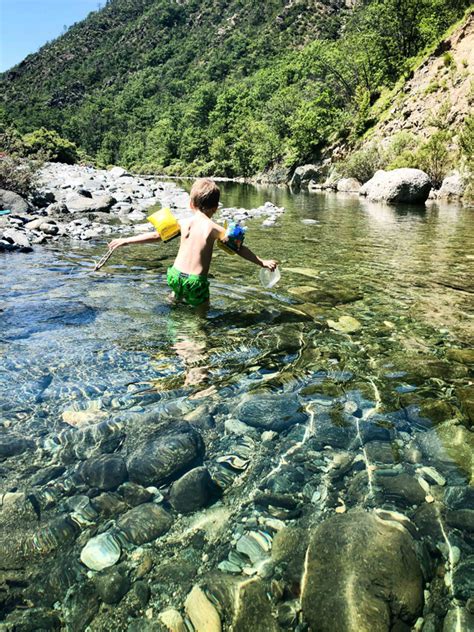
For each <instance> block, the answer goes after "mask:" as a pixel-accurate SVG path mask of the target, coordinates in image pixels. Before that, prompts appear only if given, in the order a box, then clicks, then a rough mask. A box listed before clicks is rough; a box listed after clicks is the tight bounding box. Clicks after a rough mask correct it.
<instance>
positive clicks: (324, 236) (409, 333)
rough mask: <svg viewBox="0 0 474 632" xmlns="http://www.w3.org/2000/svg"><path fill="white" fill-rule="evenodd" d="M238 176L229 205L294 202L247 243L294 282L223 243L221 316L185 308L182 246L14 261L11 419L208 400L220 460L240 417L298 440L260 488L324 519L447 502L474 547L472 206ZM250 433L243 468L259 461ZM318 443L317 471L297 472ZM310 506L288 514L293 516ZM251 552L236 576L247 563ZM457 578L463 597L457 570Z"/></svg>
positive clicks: (30, 428)
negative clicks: (176, 278) (283, 185)
mask: <svg viewBox="0 0 474 632" xmlns="http://www.w3.org/2000/svg"><path fill="white" fill-rule="evenodd" d="M222 188H223V196H222V197H223V201H224V204H225V205H226V206H236V207H246V208H252V207H256V206H259V205H261V204H263V203H264V202H265V201H267V200H271V201H272V202H274V203H275V204H276V205H278V206H285V207H286V209H287V211H286V213H285V214H284V215H283V216H281V217H280V218H279V219H278V222H277V224H276V225H275V226H273V227H262V226H261V220H260V221H257V220H253V221H250V222H249V227H250V228H249V231H248V238H247V240H248V244H249V246H250V247H251V248H252V249H254V250H255V251H256V252H257V253H258V254H260V255H261V256H263V257H275V258H277V259H278V260H279V261H280V268H281V271H282V279H281V281H280V283H279V285H278V286H276V287H274V288H273V289H272V290H270V291H267V290H264V289H263V288H262V287H261V286H260V285H259V283H258V270H257V268H255V267H252V266H251V265H250V264H248V263H246V262H244V261H242V260H239V259H238V258H237V257H229V256H226V255H225V254H223V253H222V252H220V251H219V252H217V253H216V255H215V258H214V262H213V269H212V273H213V278H212V280H211V308H210V309H209V311H208V313H207V314H205V315H199V314H196V312H195V311H193V310H192V309H191V308H188V307H185V306H180V307H176V306H173V305H170V304H168V302H167V301H166V296H167V287H166V279H165V271H166V267H167V266H168V265H169V264H170V263H171V262H172V260H173V257H174V255H175V251H176V245H175V244H174V243H171V244H162V245H159V246H155V245H153V246H146V247H141V248H140V247H136V248H132V247H130V248H129V249H127V250H125V249H124V250H122V251H119V252H118V253H117V254H116V255H115V256H114V258H112V259H111V260H110V261H109V263H108V264H107V265H106V266H105V267H104V268H103V270H101V271H100V272H99V273H93V272H92V268H93V262H94V260H96V259H97V258H98V257H99V256H100V254H101V253H102V251H103V248H104V246H105V245H104V244H101V245H92V244H83V243H78V242H72V243H71V244H67V245H66V244H62V245H58V246H51V247H48V248H44V249H37V250H36V251H35V252H34V253H32V254H29V255H24V254H15V255H8V256H5V255H0V256H1V257H2V266H3V275H2V277H3V279H4V281H5V283H4V284H3V285H2V288H1V290H0V322H1V325H2V329H1V332H2V333H1V339H0V353H1V365H0V410H1V414H2V417H1V425H2V429H3V430H4V431H5V432H6V431H8V432H14V433H16V434H18V435H21V436H25V437H29V438H31V439H33V440H34V441H36V442H37V443H38V445H44V443H45V441H46V439H47V438H48V437H54V436H56V435H57V434H58V433H59V432H60V431H62V430H64V429H65V428H68V427H69V426H68V423H69V422H68V419H70V413H71V411H73V412H74V411H81V412H87V416H86V417H85V419H86V420H87V423H94V422H98V421H100V420H101V419H103V418H104V415H105V416H110V415H111V416H112V417H117V418H119V417H120V415H124V414H129V413H141V412H147V411H149V410H154V409H156V407H159V406H164V408H162V410H167V409H166V406H168V405H173V404H175V405H176V406H177V409H176V410H181V411H183V413H184V412H185V413H186V414H188V413H189V411H190V410H193V407H195V406H196V405H201V404H203V403H204V404H206V405H207V406H208V407H210V409H212V410H214V411H215V413H214V418H215V419H216V420H217V424H218V425H217V430H218V435H217V437H215V438H214V441H215V442H217V443H214V444H213V445H214V448H211V450H210V456H209V458H211V457H212V449H216V450H217V449H218V448H216V447H215V446H216V445H220V447H219V450H222V449H223V447H222V445H223V444H222V445H221V444H219V441H226V440H227V439H225V437H224V421H223V420H224V419H225V420H226V424H227V425H226V426H225V429H226V431H228V430H229V427H230V426H229V424H231V423H234V424H237V423H238V421H237V420H239V421H240V422H242V421H243V422H245V423H246V424H248V425H250V427H252V428H254V427H256V428H257V429H258V432H261V431H262V430H265V431H266V432H270V433H271V432H273V433H274V434H275V435H277V433H278V438H277V439H273V440H274V441H276V442H275V444H274V445H275V448H274V449H273V450H272V453H271V454H270V455H267V456H266V457H265V459H264V461H262V462H261V463H260V465H259V468H260V471H259V473H258V474H257V473H255V474H254V473H251V474H250V475H249V478H248V482H247V483H246V485H248V487H247V488H245V489H246V490H247V491H244V492H242V493H244V494H245V495H250V494H251V493H253V492H254V491H255V489H257V488H258V485H260V487H261V488H262V489H267V490H270V491H271V492H272V493H278V494H293V495H295V494H296V496H298V497H301V494H303V498H306V497H307V499H309V500H307V502H308V503H310V506H311V503H313V505H314V504H315V503H316V504H317V506H318V507H319V509H318V511H320V512H321V515H324V512H326V511H333V512H334V511H336V512H338V513H343V512H344V511H345V510H346V508H351V507H363V508H366V509H367V508H372V507H377V508H378V507H385V508H387V507H388V508H391V509H395V510H399V511H405V513H407V512H408V513H409V515H410V518H411V519H413V520H415V522H416V524H417V526H418V527H419V528H420V529H422V528H423V525H426V520H427V518H426V516H425V515H424V517H423V518H420V519H419V521H418V522H417V520H418V514H419V512H420V510H418V513H417V512H416V511H415V510H414V509H413V507H415V509H416V507H417V506H420V505H421V506H422V507H423V506H424V503H427V504H432V503H433V502H435V505H436V507H437V511H438V512H439V511H441V513H442V514H443V516H445V517H446V516H447V519H448V523H449V520H451V523H450V526H446V524H445V523H443V527H442V529H443V534H442V535H441V536H440V537H442V538H444V539H445V540H446V542H447V544H446V546H447V547H448V548H449V547H451V544H452V541H455V544H456V547H457V549H458V550H460V551H461V555H462V556H468V557H469V555H470V554H471V546H472V525H471V526H469V525H468V524H467V518H466V521H465V522H463V523H462V522H461V519H460V518H459V516H458V514H456V511H459V510H460V509H463V510H464V509H466V510H467V509H468V506H467V504H466V502H467V501H465V500H462V499H463V498H464V496H462V494H461V495H460V496H459V498H461V500H458V501H457V502H458V505H456V504H455V503H454V501H453V502H451V501H450V502H451V504H449V503H448V502H447V501H446V494H448V492H449V493H451V494H453V493H454V492H453V491H452V490H457V489H467V487H468V485H469V484H470V483H471V481H472V448H473V442H472V433H471V432H470V430H469V428H470V426H471V424H472V415H473V399H474V395H473V387H472V381H470V380H472V374H471V373H470V372H469V371H470V368H472V362H473V356H472V351H469V349H468V347H469V344H470V335H471V333H472V331H471V329H470V326H471V323H472V294H473V291H474V287H473V274H472V262H473V257H472V252H473V248H472V246H473V239H472V238H473V233H474V231H473V228H474V219H473V215H472V211H469V210H467V209H462V208H458V207H451V206H449V207H437V206H435V205H433V206H428V207H427V208H426V209H419V208H411V207H407V206H405V207H389V206H384V205H379V204H374V203H369V202H367V201H360V200H359V199H358V198H357V197H351V196H349V195H348V196H337V197H336V196H334V195H326V194H309V193H308V194H304V193H301V194H299V195H297V196H291V195H290V194H289V193H288V192H287V191H286V189H279V188H263V187H261V188H255V187H251V186H247V185H235V184H225V185H223V186H222ZM303 220H315V222H312V223H308V222H304V221H303ZM344 317H345V319H344ZM347 317H350V318H349V319H348V318H347ZM341 319H342V320H341ZM328 320H329V321H331V323H330V324H329V325H328ZM348 323H349V324H348ZM282 398H283V399H282ZM285 411H290V413H291V414H290V413H288V420H289V421H288V423H287V422H286V421H285V420H286V419H287V417H286V416H285ZM301 411H304V413H303V412H301ZM68 415H69V416H68ZM234 417H235V420H234ZM292 418H293V421H291V419H292ZM219 420H221V421H219ZM295 420H297V421H298V423H297V424H296V425H292V424H294V423H295ZM219 424H221V425H219ZM235 428H237V429H238V428H239V426H238V425H237V426H235ZM236 432H237V430H236ZM254 438H258V439H259V440H260V439H261V437H260V435H255V437H254ZM249 445H250V444H245V446H244V445H243V444H242V445H240V448H239V449H240V450H241V454H240V456H238V457H237V456H235V454H234V456H232V459H233V461H231V462H232V463H233V464H234V467H236V466H235V463H240V464H241V463H244V462H245V463H247V465H242V464H241V465H240V466H239V467H242V469H245V468H247V467H248V463H249V462H250V460H249V457H248V452H249V450H250V447H249ZM252 445H253V444H252ZM234 449H235V446H234ZM255 449H256V448H255ZM252 450H254V448H252ZM308 450H309V451H312V454H313V457H312V459H313V460H312V465H311V468H310V470H309V472H310V473H309V474H308V471H307V470H305V469H304V467H303V465H301V466H298V468H296V469H295V463H298V462H301V463H303V461H304V459H303V458H302V457H301V458H300V457H299V456H298V455H299V454H306V452H305V451H308ZM250 451H251V450H250ZM243 455H244V456H243ZM337 455H339V456H337ZM343 455H352V457H351V458H353V459H354V457H355V460H354V463H358V465H357V467H356V466H354V465H352V466H351V469H349V466H348V469H347V470H343V469H338V472H339V473H340V475H338V476H340V477H339V478H337V477H335V476H333V474H332V471H333V470H332V469H331V468H335V467H336V465H334V463H336V461H337V463H342V462H343V460H344V458H345V459H346V460H347V462H348V463H349V462H352V461H351V460H350V459H349V457H348V456H344V457H343ZM336 457H337V458H336ZM212 458H213V457H212ZM225 458H230V457H225ZM236 459H237V460H236ZM239 459H240V460H239ZM242 459H244V460H242ZM331 459H332V460H331ZM337 459H339V460H337ZM344 462H345V461H344ZM219 463H220V462H219ZM221 465H222V464H221ZM221 465H220V466H219V467H220V469H219V468H217V469H216V470H215V471H214V474H213V475H214V476H215V477H216V480H219V481H220V483H221V484H222V485H224V486H226V485H227V486H228V485H230V484H231V483H232V481H233V480H234V479H232V478H230V479H229V476H230V474H229V472H230V471H231V470H232V467H231V468H230V469H229V468H227V470H226V468H225V467H221ZM216 467H217V466H216ZM340 467H342V466H340V465H337V468H340ZM318 468H319V469H318ZM420 468H421V470H420ZM423 468H424V469H423ZM248 471H249V472H251V468H249V470H248ZM216 472H217V473H216ZM341 472H342V473H341ZM344 472H348V473H347V474H344ZM2 474H4V477H5V481H6V483H5V484H6V488H8V489H17V488H19V489H22V488H23V487H22V486H24V485H25V483H24V481H25V480H27V477H26V478H25V476H26V475H25V474H24V472H23V473H22V474H19V473H18V472H15V471H14V469H13V468H11V467H8V461H5V462H4V464H3V465H2ZM21 476H23V477H24V478H23V482H21ZM222 481H224V483H223V482H222ZM229 481H230V482H229ZM450 490H451V492H450ZM233 493H235V492H233ZM238 493H239V492H237V494H238ZM298 502H299V501H298ZM305 502H306V501H305ZM295 507H296V505H295ZM295 507H290V506H288V507H284V508H281V509H280V510H279V512H280V513H278V515H279V516H280V517H279V518H278V519H279V520H280V519H283V518H281V516H287V517H288V516H290V518H288V519H292V518H291V517H292V516H293V517H294V516H295V515H296V513H295V512H296V509H295ZM471 509H472V508H471ZM298 511H300V509H298ZM303 513H304V511H303ZM454 514H456V516H457V517H456V516H454ZM433 515H434V514H433ZM437 515H438V514H437ZM440 515H441V514H440ZM453 516H454V517H453ZM272 519H273V520H274V519H275V518H272ZM285 519H287V518H285ZM433 520H434V518H433ZM436 520H437V521H438V523H439V520H440V519H439V516H438V518H437V519H436ZM443 520H444V518H443ZM456 520H457V522H456ZM424 521H425V522H424ZM433 528H434V527H433ZM437 528H438V529H439V527H437ZM427 529H428V527H427ZM428 531H429V529H428ZM453 539H454V540H453ZM437 541H438V540H437V539H436V538H435V539H434V540H433V542H432V545H433V546H435V545H436V544H437ZM442 551H444V549H443V550H442ZM436 555H438V554H436ZM439 555H447V554H446V553H443V552H442V554H439ZM448 557H449V555H448ZM236 559H237V558H235V556H234V558H232V560H231V558H230V557H229V560H231V561H229V560H226V562H225V564H227V566H226V568H231V566H232V564H234V565H235V564H237V568H239V566H238V561H237V562H236V561H235V560H236ZM225 564H224V566H225ZM450 564H451V567H450V568H449V572H450V573H451V574H453V571H454V565H453V561H452V560H451V561H450ZM229 565H230V566H229ZM456 581H457V580H456ZM459 581H460V582H461V581H462V580H461V579H460V580H459ZM450 590H451V593H450V596H449V598H450V599H451V598H454V597H455V598H456V599H458V601H459V600H460V601H459V603H463V599H464V597H460V595H464V593H463V591H462V590H461V588H459V587H458V586H457V584H456V582H454V584H453V583H451V587H450ZM456 591H457V592H456ZM303 605H304V600H303ZM308 616H309V615H308ZM282 629H293V628H292V627H287V628H285V627H283V628H282Z"/></svg>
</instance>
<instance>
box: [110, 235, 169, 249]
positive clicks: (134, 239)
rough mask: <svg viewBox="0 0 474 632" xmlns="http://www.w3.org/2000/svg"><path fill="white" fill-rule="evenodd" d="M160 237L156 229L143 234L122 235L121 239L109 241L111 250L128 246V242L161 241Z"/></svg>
mask: <svg viewBox="0 0 474 632" xmlns="http://www.w3.org/2000/svg"><path fill="white" fill-rule="evenodd" d="M160 239H161V238H160V236H159V234H158V233H157V232H156V231H155V232H149V233H141V235H135V236H134V237H120V238H119V239H113V240H112V241H111V242H110V243H109V250H115V249H116V248H120V246H128V244H146V243H148V242H152V241H159V240H160Z"/></svg>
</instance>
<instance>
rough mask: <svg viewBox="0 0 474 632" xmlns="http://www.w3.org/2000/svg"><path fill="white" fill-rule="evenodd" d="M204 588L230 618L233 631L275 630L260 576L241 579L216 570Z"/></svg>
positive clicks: (265, 589)
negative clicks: (216, 573) (215, 573)
mask: <svg viewBox="0 0 474 632" xmlns="http://www.w3.org/2000/svg"><path fill="white" fill-rule="evenodd" d="M206 589H207V591H208V593H209V594H211V595H212V596H213V597H214V598H215V600H216V601H217V602H218V603H219V604H220V606H221V608H222V610H223V611H225V612H226V614H227V615H228V617H229V619H230V623H231V629H232V630H233V632H249V630H255V631H257V630H265V632H277V631H278V630H279V626H278V624H277V622H276V620H275V619H274V617H273V613H272V607H271V602H270V598H269V595H268V591H267V587H266V584H265V583H264V582H263V581H262V579H260V578H259V577H253V578H252V579H248V578H246V579H242V578H240V577H234V576H232V575H226V574H224V573H219V574H218V575H212V577H210V578H208V579H206Z"/></svg>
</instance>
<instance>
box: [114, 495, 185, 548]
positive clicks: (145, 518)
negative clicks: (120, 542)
mask: <svg viewBox="0 0 474 632" xmlns="http://www.w3.org/2000/svg"><path fill="white" fill-rule="evenodd" d="M172 524H173V519H172V518H171V516H170V515H169V513H167V512H166V511H165V510H164V509H163V508H162V507H159V506H157V505H154V504H153V503H146V504H144V505H139V506H138V507H134V508H133V509H130V511H127V512H126V513H124V514H123V516H121V517H120V518H119V520H117V526H118V528H119V529H120V530H121V531H122V532H123V533H124V535H125V537H126V538H127V539H128V540H130V542H132V543H133V544H145V543H146V542H151V540H155V539H156V538H157V537H159V536H160V535H163V534H164V533H166V532H167V531H168V530H169V529H170V527H171V525H172Z"/></svg>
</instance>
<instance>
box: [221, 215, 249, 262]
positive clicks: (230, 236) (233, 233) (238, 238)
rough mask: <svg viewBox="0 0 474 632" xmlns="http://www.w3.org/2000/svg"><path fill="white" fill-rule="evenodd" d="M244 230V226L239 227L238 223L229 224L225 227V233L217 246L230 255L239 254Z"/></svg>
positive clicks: (245, 228)
mask: <svg viewBox="0 0 474 632" xmlns="http://www.w3.org/2000/svg"><path fill="white" fill-rule="evenodd" d="M246 230H247V227H246V226H241V225H240V224H239V223H238V222H231V223H230V224H229V226H227V227H226V231H225V233H224V234H223V235H222V236H221V239H220V240H219V241H218V242H217V245H218V246H219V248H222V250H225V251H226V252H228V253H229V254H230V255H235V253H236V252H239V250H240V249H241V247H242V244H243V243H244V239H245V231H246Z"/></svg>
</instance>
